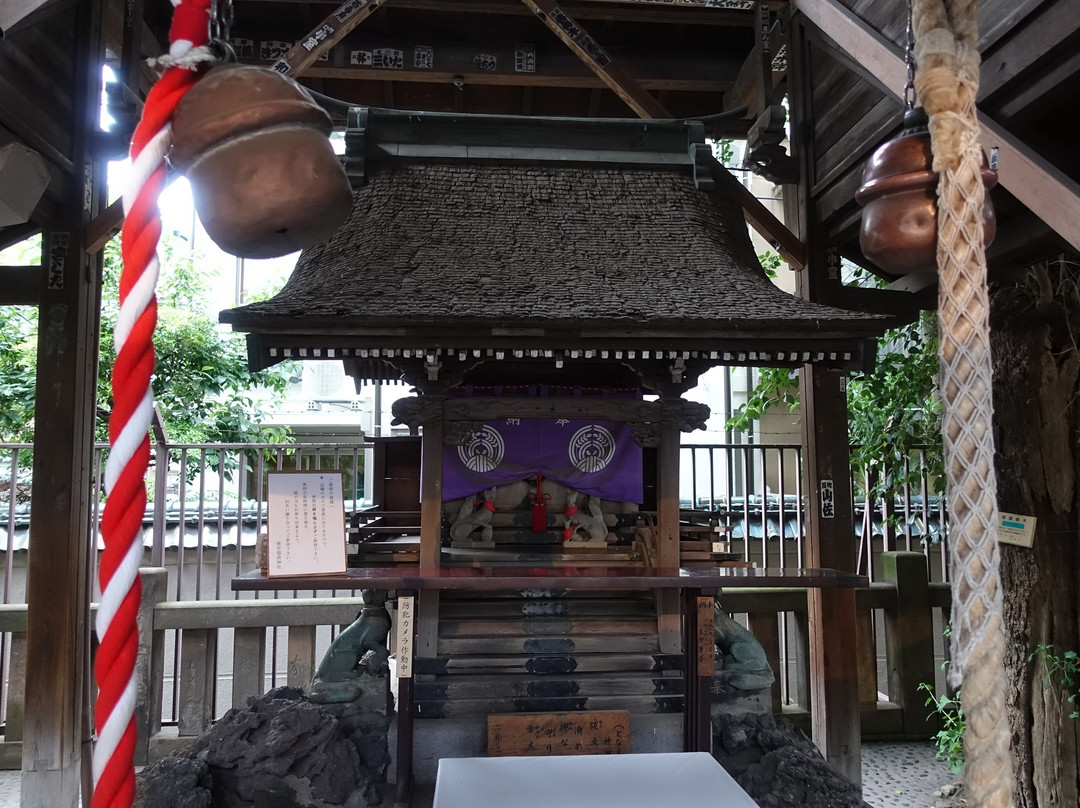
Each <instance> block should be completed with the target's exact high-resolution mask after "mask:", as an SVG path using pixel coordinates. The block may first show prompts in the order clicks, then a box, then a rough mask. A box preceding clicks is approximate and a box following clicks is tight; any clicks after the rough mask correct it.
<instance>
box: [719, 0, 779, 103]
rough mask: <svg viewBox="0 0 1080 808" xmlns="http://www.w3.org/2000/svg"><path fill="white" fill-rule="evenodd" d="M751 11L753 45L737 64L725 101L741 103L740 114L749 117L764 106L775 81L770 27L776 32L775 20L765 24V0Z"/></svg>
mask: <svg viewBox="0 0 1080 808" xmlns="http://www.w3.org/2000/svg"><path fill="white" fill-rule="evenodd" d="M755 12H756V14H755V21H756V23H757V27H756V29H755V31H756V33H757V35H756V36H755V38H754V49H753V50H751V51H750V53H749V55H747V57H746V60H745V61H744V62H743V63H742V67H740V68H739V73H738V76H737V77H736V79H735V87H734V88H733V90H732V92H731V101H730V102H728V103H727V106H729V107H735V106H745V107H746V115H745V116H744V117H746V118H749V119H750V120H754V119H755V118H757V116H758V115H760V114H761V113H762V111H763V110H764V109H765V107H766V106H768V105H769V104H771V103H772V99H773V88H774V86H775V83H776V82H775V80H774V76H773V67H772V62H773V50H772V47H771V45H770V42H771V40H772V33H773V30H774V27H775V30H776V32H777V34H779V32H780V23H779V22H777V23H776V25H775V26H770V25H769V7H768V4H767V3H758V4H757V8H756V9H755Z"/></svg>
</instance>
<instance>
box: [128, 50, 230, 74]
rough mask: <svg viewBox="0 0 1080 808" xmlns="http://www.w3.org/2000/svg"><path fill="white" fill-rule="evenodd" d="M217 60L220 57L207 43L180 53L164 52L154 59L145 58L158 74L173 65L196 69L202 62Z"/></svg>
mask: <svg viewBox="0 0 1080 808" xmlns="http://www.w3.org/2000/svg"><path fill="white" fill-rule="evenodd" d="M218 61H220V57H219V56H218V54H216V53H215V52H214V51H213V49H212V48H211V47H210V46H209V45H200V46H199V47H197V48H190V49H188V50H186V51H184V52H183V53H180V54H173V53H166V54H165V55H164V56H159V57H157V58H156V59H147V60H146V62H147V64H149V65H150V67H152V68H153V69H155V70H157V71H158V73H159V74H160V73H164V72H165V71H167V70H169V69H171V68H174V67H176V68H179V69H181V70H198V69H199V68H200V66H202V65H203V64H206V63H209V62H218Z"/></svg>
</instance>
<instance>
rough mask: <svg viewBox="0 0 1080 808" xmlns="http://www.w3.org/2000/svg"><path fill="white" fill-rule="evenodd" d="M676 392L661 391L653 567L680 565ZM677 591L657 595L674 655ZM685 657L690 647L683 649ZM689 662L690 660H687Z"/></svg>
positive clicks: (665, 648)
mask: <svg viewBox="0 0 1080 808" xmlns="http://www.w3.org/2000/svg"><path fill="white" fill-rule="evenodd" d="M680 405H681V399H680V398H679V396H678V392H677V391H676V392H671V391H667V390H661V401H660V448H659V449H658V450H657V463H656V476H657V479H656V532H657V536H656V566H658V567H660V568H663V569H674V568H677V567H678V566H679V427H678V421H679V413H680V412H681V410H680V409H679V407H680ZM679 601H680V598H679V593H678V592H676V591H675V590H673V589H662V590H660V592H659V593H658V597H657V611H658V613H659V615H658V625H657V629H658V632H659V638H660V650H661V651H662V652H663V653H665V654H677V653H679V652H680V651H682V650H683V649H682V648H681V645H682V638H681V637H680V620H679V611H680V608H681V604H680V602H679ZM685 650H686V654H687V656H688V657H691V656H692V655H693V649H692V648H686V649H685ZM687 664H688V665H689V664H690V662H689V661H688V662H687Z"/></svg>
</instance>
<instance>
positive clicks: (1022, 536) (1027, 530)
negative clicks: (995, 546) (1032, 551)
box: [998, 511, 1037, 547]
mask: <svg viewBox="0 0 1080 808" xmlns="http://www.w3.org/2000/svg"><path fill="white" fill-rule="evenodd" d="M998 518H999V519H1000V520H1001V521H999V522H998V541H999V542H1001V543H1002V544H1015V545H1017V546H1019V547H1030V546H1031V545H1032V544H1034V542H1035V522H1036V521H1037V519H1036V518H1035V517H1034V516H1021V515H1020V514H1018V513H1005V512H1004V511H999V512H998Z"/></svg>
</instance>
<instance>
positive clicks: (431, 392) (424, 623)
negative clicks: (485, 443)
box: [416, 382, 446, 657]
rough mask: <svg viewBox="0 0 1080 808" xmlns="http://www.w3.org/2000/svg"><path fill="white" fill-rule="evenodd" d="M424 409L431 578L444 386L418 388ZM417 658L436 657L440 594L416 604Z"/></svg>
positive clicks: (423, 515) (438, 518) (425, 559)
mask: <svg viewBox="0 0 1080 808" xmlns="http://www.w3.org/2000/svg"><path fill="white" fill-rule="evenodd" d="M417 386H418V387H419V388H420V390H421V394H422V395H423V398H424V399H425V401H426V403H427V404H428V405H430V406H427V407H425V408H424V409H423V413H424V415H423V419H422V422H421V434H420V574H421V575H430V574H432V573H435V572H437V571H438V569H439V567H440V566H441V561H440V558H441V555H442V489H443V479H442V478H443V470H442V454H443V434H444V431H445V421H444V418H443V402H444V401H445V396H444V395H443V393H444V392H445V390H446V385H445V383H442V382H438V383H430V384H419V385H417ZM416 609H417V610H416V656H420V657H433V656H435V654H436V648H437V644H438V632H439V593H438V591H436V590H425V591H423V592H421V593H420V596H419V599H418V602H417V604H416Z"/></svg>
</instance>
